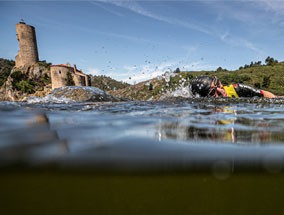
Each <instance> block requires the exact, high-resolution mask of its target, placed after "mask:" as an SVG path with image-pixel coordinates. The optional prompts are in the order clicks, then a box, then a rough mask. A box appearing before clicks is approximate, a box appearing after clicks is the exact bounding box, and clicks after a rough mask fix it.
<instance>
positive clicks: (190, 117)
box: [0, 100, 284, 164]
mask: <svg viewBox="0 0 284 215" xmlns="http://www.w3.org/2000/svg"><path fill="white" fill-rule="evenodd" d="M0 117H1V121H0V157H1V162H0V163H1V164H5V162H11V161H13V162H18V161H20V162H22V161H24V162H36V163H37V162H39V161H40V162H46V161H49V160H50V161H52V160H56V159H58V158H60V157H62V156H65V155H77V154H80V153H84V152H88V151H92V152H96V153H97V152H103V151H101V150H102V149H105V148H104V147H110V146H113V145H114V144H116V143H119V144H126V146H125V145H124V148H123V153H124V154H128V155H129V154H131V153H130V151H129V153H127V152H128V150H130V146H131V145H132V144H134V143H136V142H139V143H143V144H144V143H148V144H145V147H146V148H147V150H146V151H147V152H145V153H149V152H148V151H151V148H152V147H154V145H157V143H158V145H160V146H162V145H163V144H168V143H169V141H170V143H171V144H178V145H180V144H187V145H196V144H198V145H202V144H204V143H205V144H215V145H216V143H217V145H219V146H220V145H221V146H222V145H228V144H229V145H234V146H241V145H246V146H248V145H251V146H262V145H263V146H264V145H275V144H278V145H279V146H280V145H281V144H282V143H283V142H284V132H283V131H284V108H283V105H282V104H262V103H260V104H255V103H237V104H235V103H232V104H228V103H226V104H225V105H222V104H219V103H212V102H211V103H204V102H193V101H188V100H183V101H178V100H177V101H174V102H172V101H171V102H127V103H125V102H121V103H73V104H32V105H31V104H26V103H1V104H0ZM149 143H151V144H149ZM178 145H176V147H177V148H178V147H180V146H178ZM155 147H156V146H155ZM214 147H216V146H214ZM214 147H213V148H214ZM226 147H227V146H226ZM205 148H207V146H206V147H205ZM224 148H225V147H224ZM110 149H111V148H110ZM220 149H221V151H222V150H223V149H222V148H220V147H219V148H218V150H220ZM139 150H140V149H139ZM143 150H144V149H143ZM143 150H142V151H143ZM202 150H203V151H204V149H202ZM118 151H122V148H120V149H119V150H118ZM142 151H141V150H140V151H139V153H140V154H138V155H139V156H142V157H143V156H145V154H143V152H142ZM158 151H159V150H158ZM110 152H111V150H110V151H108V153H110ZM119 153H121V152H119ZM123 153H122V154H123ZM102 154H103V153H102ZM102 154H100V156H102ZM220 154H222V152H220ZM108 155H110V154H108ZM92 156H94V155H92Z"/></svg>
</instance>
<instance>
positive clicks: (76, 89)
mask: <svg viewBox="0 0 284 215" xmlns="http://www.w3.org/2000/svg"><path fill="white" fill-rule="evenodd" d="M51 96H53V97H55V98H57V99H60V100H61V99H68V100H71V101H73V102H102V101H105V102H106V101H115V102H116V101H121V100H120V99H118V98H116V97H114V96H112V95H110V94H107V93H106V92H104V91H103V90H100V89H98V88H96V87H82V86H67V87H60V88H57V89H55V90H54V91H53V92H52V93H51Z"/></svg>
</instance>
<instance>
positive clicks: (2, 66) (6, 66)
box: [0, 58, 15, 87]
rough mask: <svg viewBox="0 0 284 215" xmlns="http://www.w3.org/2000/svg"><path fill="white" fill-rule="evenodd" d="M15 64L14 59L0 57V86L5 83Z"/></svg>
mask: <svg viewBox="0 0 284 215" xmlns="http://www.w3.org/2000/svg"><path fill="white" fill-rule="evenodd" d="M14 66H15V61H13V60H7V59H3V58H0V87H1V86H2V85H3V84H4V83H5V81H6V80H7V78H8V76H9V75H10V73H11V70H12V68H13V67H14Z"/></svg>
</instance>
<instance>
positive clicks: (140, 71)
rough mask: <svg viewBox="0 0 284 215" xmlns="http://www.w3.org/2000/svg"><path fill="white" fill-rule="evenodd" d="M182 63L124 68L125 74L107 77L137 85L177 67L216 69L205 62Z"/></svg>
mask: <svg viewBox="0 0 284 215" xmlns="http://www.w3.org/2000/svg"><path fill="white" fill-rule="evenodd" d="M181 61H182V60H176V61H167V62H162V63H160V64H153V65H149V64H146V65H138V66H124V68H123V69H124V72H123V73H111V74H110V73H109V74H107V75H108V76H110V77H112V78H114V79H116V80H119V81H124V82H127V83H129V84H135V83H139V82H142V81H147V80H150V79H152V78H156V77H158V76H160V75H162V74H164V73H165V72H173V71H174V70H175V69H176V68H177V67H179V68H180V69H181V70H182V71H191V70H194V71H198V70H212V69H216V68H215V67H214V66H211V65H208V64H205V63H204V62H203V61H194V62H190V63H188V64H181V63H180V62H181Z"/></svg>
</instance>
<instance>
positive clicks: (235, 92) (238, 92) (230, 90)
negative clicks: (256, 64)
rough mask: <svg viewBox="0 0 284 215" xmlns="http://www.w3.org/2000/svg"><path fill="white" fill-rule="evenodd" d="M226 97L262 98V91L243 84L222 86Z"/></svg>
mask: <svg viewBox="0 0 284 215" xmlns="http://www.w3.org/2000/svg"><path fill="white" fill-rule="evenodd" d="M224 89H225V91H226V93H227V95H228V97H255V96H258V97H263V93H262V90H259V89H255V88H253V87H250V86H248V85H245V84H231V85H229V86H224Z"/></svg>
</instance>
